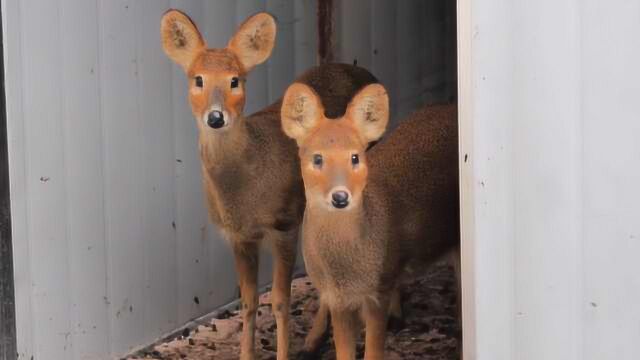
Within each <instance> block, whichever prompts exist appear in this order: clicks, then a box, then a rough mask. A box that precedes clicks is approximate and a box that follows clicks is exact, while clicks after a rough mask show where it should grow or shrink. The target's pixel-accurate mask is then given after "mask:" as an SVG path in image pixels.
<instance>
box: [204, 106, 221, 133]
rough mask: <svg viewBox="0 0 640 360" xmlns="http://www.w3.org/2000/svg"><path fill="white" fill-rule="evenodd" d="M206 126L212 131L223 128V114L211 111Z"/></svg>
mask: <svg viewBox="0 0 640 360" xmlns="http://www.w3.org/2000/svg"><path fill="white" fill-rule="evenodd" d="M207 125H209V126H210V127H211V128H213V129H220V128H221V127H223V126H224V114H223V113H222V111H218V110H213V111H212V112H210V113H209V115H208V116H207Z"/></svg>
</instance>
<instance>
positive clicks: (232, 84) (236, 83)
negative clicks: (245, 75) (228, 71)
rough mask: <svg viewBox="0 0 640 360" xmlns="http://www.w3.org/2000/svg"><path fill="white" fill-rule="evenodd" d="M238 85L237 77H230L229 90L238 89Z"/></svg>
mask: <svg viewBox="0 0 640 360" xmlns="http://www.w3.org/2000/svg"><path fill="white" fill-rule="evenodd" d="M238 84H239V80H238V77H237V76H234V77H232V78H231V88H232V89H235V88H237V87H238Z"/></svg>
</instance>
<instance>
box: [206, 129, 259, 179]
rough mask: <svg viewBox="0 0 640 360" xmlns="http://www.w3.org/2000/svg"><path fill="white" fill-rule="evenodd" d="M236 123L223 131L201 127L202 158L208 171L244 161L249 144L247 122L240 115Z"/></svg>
mask: <svg viewBox="0 0 640 360" xmlns="http://www.w3.org/2000/svg"><path fill="white" fill-rule="evenodd" d="M235 121H236V123H235V124H233V125H232V126H230V127H229V128H228V129H226V130H223V131H216V130H214V131H211V130H210V129H200V138H199V145H200V159H201V161H202V164H203V166H204V167H205V168H206V169H207V170H208V171H212V170H213V171H215V169H216V168H219V167H221V166H224V165H226V164H235V165H236V166H237V165H238V164H242V163H243V161H242V160H243V157H245V156H246V153H247V151H246V150H247V147H248V145H249V134H248V131H247V122H246V119H245V118H244V117H238V119H236V120H235Z"/></svg>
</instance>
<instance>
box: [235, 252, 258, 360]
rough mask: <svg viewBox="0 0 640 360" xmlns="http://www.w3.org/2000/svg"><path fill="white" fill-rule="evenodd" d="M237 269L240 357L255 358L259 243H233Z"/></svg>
mask: <svg viewBox="0 0 640 360" xmlns="http://www.w3.org/2000/svg"><path fill="white" fill-rule="evenodd" d="M233 252H234V256H235V261H236V271H237V273H238V282H239V284H240V296H241V297H242V323H243V326H242V338H241V340H240V359H241V360H253V359H254V358H255V349H254V332H255V327H256V310H257V308H258V289H257V287H258V285H257V281H258V245H257V244H256V243H253V242H247V243H241V242H236V243H234V244H233Z"/></svg>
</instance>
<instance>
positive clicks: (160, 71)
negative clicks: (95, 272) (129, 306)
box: [134, 0, 179, 341]
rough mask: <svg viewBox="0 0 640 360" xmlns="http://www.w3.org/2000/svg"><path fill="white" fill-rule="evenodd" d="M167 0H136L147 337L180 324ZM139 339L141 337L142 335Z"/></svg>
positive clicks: (148, 338)
mask: <svg viewBox="0 0 640 360" xmlns="http://www.w3.org/2000/svg"><path fill="white" fill-rule="evenodd" d="M168 6H169V1H168V0H166V1H149V0H147V1H136V2H135V3H134V18H135V19H136V21H135V27H136V36H137V39H136V41H137V46H136V48H137V53H136V58H137V64H138V88H137V90H138V99H139V101H138V102H139V116H140V120H141V126H142V139H141V144H140V146H141V149H140V150H141V153H142V157H143V159H144V161H143V162H144V171H143V174H142V175H143V177H142V178H141V179H139V181H140V182H141V183H142V185H143V190H142V195H143V196H144V203H143V206H144V213H145V216H144V223H143V232H144V238H145V242H146V254H147V256H148V259H149V260H148V262H147V279H146V284H145V290H146V293H145V298H146V300H145V303H144V304H143V306H144V308H141V309H140V310H141V311H144V319H145V328H146V332H145V337H144V341H147V340H152V339H154V338H156V337H158V336H160V335H162V334H163V333H166V332H168V331H170V330H171V329H174V328H175V327H176V326H177V325H179V323H178V321H177V261H176V256H175V253H176V233H175V231H174V228H173V224H174V222H175V211H174V208H175V206H174V205H175V198H174V191H175V181H174V176H173V175H174V167H175V156H174V153H173V146H172V144H173V117H172V108H171V65H170V64H167V62H166V61H165V59H164V58H165V55H164V52H163V51H162V47H161V42H160V41H158V37H159V33H158V21H159V19H160V18H161V16H162V14H163V13H164V12H165V11H166V9H167V8H168ZM141 340H142V339H141Z"/></svg>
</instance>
